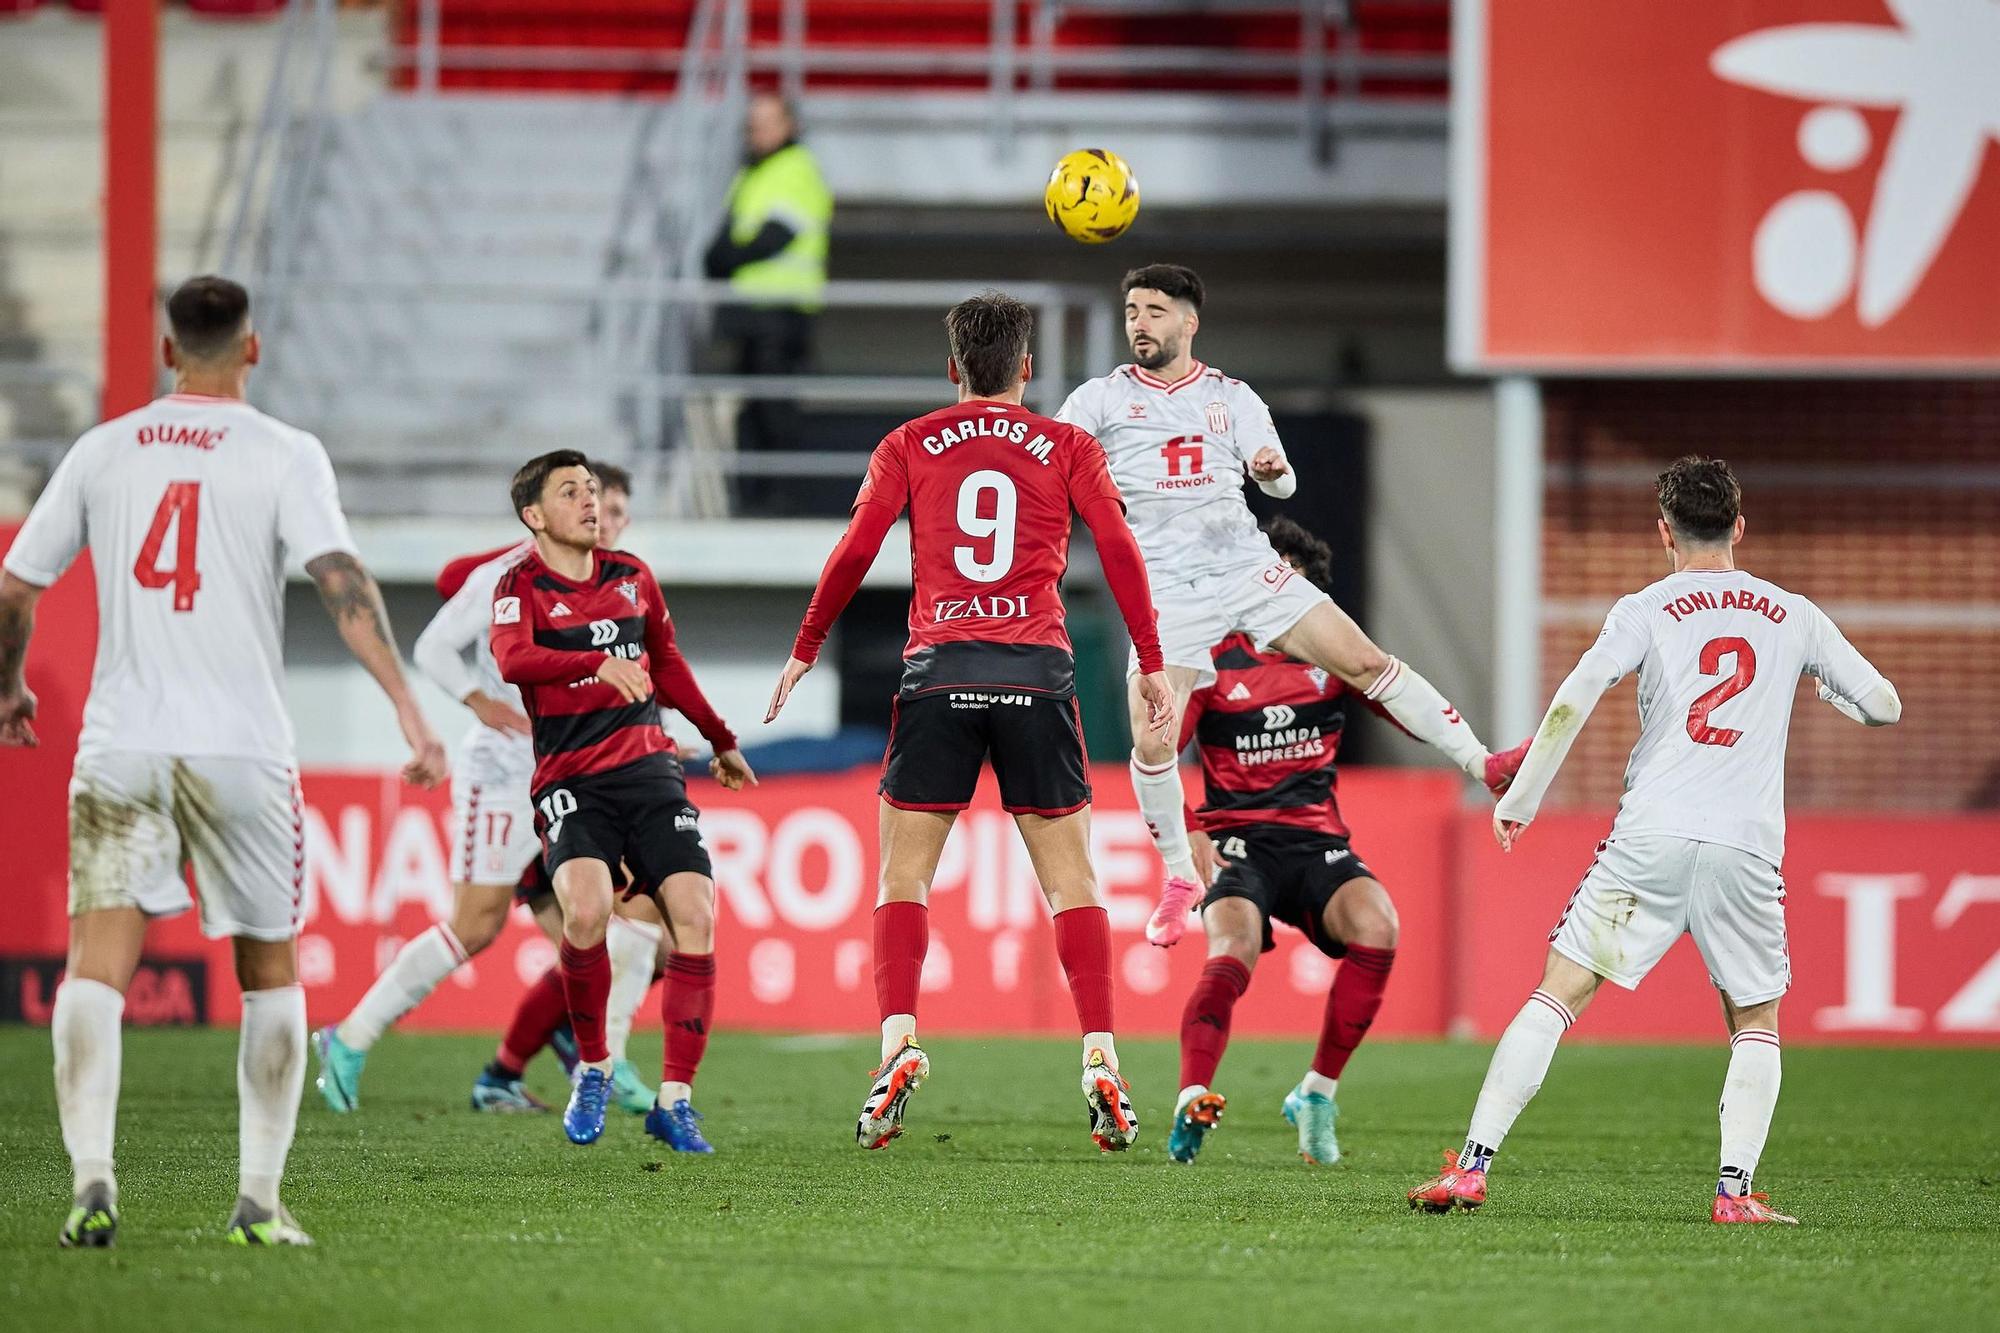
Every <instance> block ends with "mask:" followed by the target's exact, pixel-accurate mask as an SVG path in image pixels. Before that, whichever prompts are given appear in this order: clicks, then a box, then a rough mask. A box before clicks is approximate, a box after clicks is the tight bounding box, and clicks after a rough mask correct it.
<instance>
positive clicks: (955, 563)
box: [792, 399, 1161, 684]
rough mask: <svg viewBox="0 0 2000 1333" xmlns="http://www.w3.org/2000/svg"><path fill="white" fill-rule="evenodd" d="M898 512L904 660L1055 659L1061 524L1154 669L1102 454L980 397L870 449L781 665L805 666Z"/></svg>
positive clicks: (1157, 664) (1144, 664)
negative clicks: (903, 522)
mask: <svg viewBox="0 0 2000 1333" xmlns="http://www.w3.org/2000/svg"><path fill="white" fill-rule="evenodd" d="M905 511H908V513H909V515H910V570H911V576H912V582H913V584H914V588H913V591H912V595H911V598H910V639H909V643H908V645H907V646H906V647H905V649H904V657H905V658H906V659H916V658H918V657H920V656H921V655H924V654H926V653H927V652H929V651H931V650H935V649H937V648H938V647H939V646H941V645H945V644H952V643H984V644H1006V645H1020V646H1029V647H1047V648H1053V649H1057V650H1060V652H1061V653H1062V654H1064V655H1065V656H1067V654H1069V652H1070V642H1069V634H1068V632H1067V630H1065V628H1064V626H1063V617H1064V608H1063V603H1062V594H1061V581H1062V577H1063V574H1064V573H1065V571H1066V570H1067V568H1068V564H1069V535H1070V516H1071V514H1072V513H1075V514H1077V515H1080V516H1081V517H1082V519H1083V521H1084V523H1085V525H1086V526H1088V527H1089V528H1090V531H1091V535H1092V537H1093V538H1094V539H1095V540H1096V543H1097V551H1098V557H1099V559H1100V560H1101V562H1102V563H1103V566H1104V576H1105V580H1106V582H1107V583H1108V584H1109V585H1110V588H1111V595H1112V597H1113V598H1114V599H1115V600H1116V602H1117V604H1118V610H1119V612H1120V614H1121V615H1122V616H1123V617H1124V619H1125V626H1126V629H1127V631H1128V632H1129V633H1130V634H1131V636H1132V642H1133V644H1134V646H1135V647H1136V648H1137V649H1138V654H1139V665H1140V669H1141V670H1144V671H1149V672H1150V671H1158V670H1160V669H1161V659H1160V640H1159V631H1158V628H1157V626H1156V624H1155V621H1154V614H1153V604H1152V590H1151V587H1150V585H1149V584H1148V582H1147V578H1146V566H1145V561H1144V559H1143V558H1142V557H1141V556H1140V554H1139V546H1138V543H1137V542H1136V541H1134V540H1133V538H1132V531H1131V529H1130V528H1129V527H1128V526H1126V523H1125V505H1124V502H1123V501H1122V500H1121V499H1120V498H1119V495H1118V487H1117V485H1116V484H1115V483H1114V482H1113V481H1112V480H1111V473H1110V469H1109V468H1108V467H1107V466H1106V464H1105V461H1104V449H1103V446H1101V445H1100V444H1098V442H1097V441H1096V439H1094V438H1093V437H1092V436H1090V435H1089V434H1087V433H1086V432H1084V431H1081V430H1079V429H1077V428H1076V427H1074V426H1068V425H1064V424H1063V423H1061V422H1058V421H1054V420H1051V419H1050V418H1048V417H1044V416H1041V415H1039V414H1037V413H1034V412H1031V411H1029V410H1028V409H1027V408H1025V407H1022V406H1020V405H1018V404H1014V403H998V402H992V401H989V400H985V399H972V400H969V401H967V402H963V403H957V404H954V405H953V406H951V407H947V408H943V409H940V410H939V411H936V412H932V413H930V414H929V415H928V416H923V417H918V418H917V419H916V420H914V421H910V422H907V423H905V424H904V425H902V426H899V427H897V428H896V429H895V430H893V431H891V432H890V433H889V434H888V435H887V436H885V437H884V438H883V440H882V442H881V444H879V445H877V446H876V449H875V453H874V456H873V457H872V458H871V459H870V460H869V464H868V476H867V479H866V480H864V481H863V482H862V484H861V491H860V494H859V495H857V496H856V497H855V502H854V513H853V517H852V519H851V520H850V521H849V523H848V527H847V531H846V532H845V533H844V534H843V535H842V537H841V539H840V543H839V544H838V545H837V546H835V547H834V550H833V554H832V555H831V556H829V557H828V558H827V562H826V566H825V568H824V569H823V570H822V571H821V572H820V578H819V586H818V587H817V588H815V589H814V591H813V597H812V601H811V603H810V605H808V607H807V608H806V615H805V621H804V623H803V624H802V625H801V626H800V628H799V634H798V638H797V640H796V641H795V642H794V644H793V647H792V654H793V656H795V657H797V658H798V659H799V660H800V661H803V662H812V661H815V660H817V658H818V656H819V650H820V647H821V646H822V645H823V644H824V643H825V642H826V636H827V632H828V631H829V630H831V629H832V628H833V622H834V621H835V620H836V619H837V618H838V617H839V615H840V613H841V611H842V610H843V609H845V607H846V606H847V603H848V601H849V599H850V598H852V597H853V595H854V591H855V589H857V588H859V587H860V586H861V580H862V577H863V576H864V575H865V574H866V573H867V572H868V567H869V565H870V564H872V563H873V562H874V559H875V554H876V552H877V551H879V550H880V549H881V547H882V539H883V538H884V537H885V536H886V535H887V534H888V531H889V528H890V526H891V525H892V524H894V523H895V521H896V519H897V518H898V517H899V516H901V515H902V514H903V513H904V512H905ZM981 683H989V684H991V683H1001V682H995V681H986V682H981ZM1023 683H1027V682H1023Z"/></svg>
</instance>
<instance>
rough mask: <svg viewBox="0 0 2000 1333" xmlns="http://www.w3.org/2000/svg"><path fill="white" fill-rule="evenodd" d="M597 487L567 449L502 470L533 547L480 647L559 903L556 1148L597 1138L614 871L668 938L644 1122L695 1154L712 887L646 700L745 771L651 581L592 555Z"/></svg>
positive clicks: (709, 1008) (640, 567)
mask: <svg viewBox="0 0 2000 1333" xmlns="http://www.w3.org/2000/svg"><path fill="white" fill-rule="evenodd" d="M597 489H598V486H597V478H596V477H595V476H594V475H592V473H591V470H590V466H589V463H588V460H586V459H585V458H584V456H583V455H582V454H580V453H578V452H576V451H575V450H573V449H559V450H556V451H555V452H553V453H547V454H543V455H542V456H540V457H539V458H534V459H531V460H529V461H528V462H527V463H526V464H525V465H523V466H522V468H521V470H520V471H519V472H516V473H515V474H514V481H513V486H512V488H511V494H512V498H513V502H514V512H515V513H517V514H518V515H520V518H521V522H522V523H524V524H526V525H527V528H528V531H529V532H531V533H532V534H533V535H534V540H535V550H534V551H533V552H532V553H530V554H527V555H524V556H523V557H522V558H521V559H520V560H519V561H517V562H516V563H515V564H514V565H513V567H512V568H510V569H508V570H507V571H506V572H505V573H504V574H502V575H501V577H500V581H499V583H498V585H497V586H496V587H495V588H494V592H493V603H492V631H491V633H492V644H493V657H494V660H495V662H497V663H498V664H499V668H500V677H501V679H502V680H505V681H508V682H511V683H512V684H515V685H518V686H520V687H521V701H522V704H523V705H524V706H525V707H526V709H527V713H528V717H529V719H530V720H531V723H532V726H533V731H534V746H535V771H534V776H533V779H532V785H531V788H530V790H531V791H532V793H533V797H534V805H535V825H536V831H537V832H538V833H539V834H540V835H541V838H542V848H543V851H542V859H543V863H544V864H545V865H546V866H547V867H548V871H549V875H550V877H551V879H552V880H553V882H554V886H555V894H556V900H557V901H558V902H559V903H560V904H561V905H562V915H563V929H562V944H561V952H560V957H561V960H562V961H561V967H562V984H563V994H564V996H565V998H566V999H567V1001H568V1005H569V1020H570V1027H571V1029H572V1031H574V1033H575V1034H576V1047H577V1057H578V1061H579V1064H578V1069H577V1078H576V1086H575V1088H574V1089H573V1090H572V1092H571V1094H570V1099H569V1107H568V1109H567V1110H566V1111H565V1112H564V1114H563V1132H564V1133H565V1134H567V1135H568V1136H569V1138H570V1141H571V1142H572V1143H595V1142H596V1141H597V1139H598V1137H599V1136H600V1135H602V1134H603V1133H604V1114H605V1108H606V1105H607V1103H608V1102H609V1100H610V1096H611V1086H612V1085H611V1052H610V1047H609V1045H608V1044H607V1042H606V1032H605V1024H606V1011H607V1006H608V1004H609V1001H610V997H611V958H610V954H609V953H608V952H607V950H606V948H605V935H606V932H607V930H608V929H609V926H610V919H611V907H612V898H613V895H614V893H615V892H616V890H615V889H614V887H613V879H614V876H616V875H617V874H618V872H619V868H620V866H621V865H622V866H623V867H624V868H625V870H626V871H628V872H629V874H630V882H629V883H628V884H627V886H626V888H625V892H626V893H627V894H646V895H648V896H650V897H652V898H653V899H654V901H655V902H657V903H658V904H659V908H660V912H661V915H662V916H664V917H665V918H666V920H667V921H668V922H669V923H671V926H672V929H673V935H674V943H675V952H674V953H673V955H672V956H671V957H670V958H669V959H668V963H667V984H666V988H665V991H664V993H663V994H662V996H661V1000H660V1012H661V1017H662V1019H663V1020H664V1023H665V1027H666V1052H665V1059H664V1064H663V1067H662V1072H661V1083H660V1093H659V1100H658V1101H656V1102H655V1103H654V1104H653V1107H652V1109H651V1110H650V1111H648V1112H647V1113H646V1132H647V1133H649V1134H651V1135H652V1136H653V1137H654V1138H657V1139H659V1140H661V1141H662V1142H664V1143H666V1144H667V1145H668V1146H669V1147H671V1148H673V1149H674V1150H675V1151H676V1152H710V1151H712V1149H711V1148H710V1147H709V1144H708V1141H707V1139H706V1138H704V1137H703V1135H702V1132H701V1127H700V1120H701V1117H700V1116H699V1114H697V1113H696V1111H695V1110H694V1107H693V1104H692V1099H693V1083H694V1076H695V1070H696V1068H697V1067H698V1066H699V1065H700V1063H701V1057H702V1053H703V1052H704V1051H706V1050H707V1048H708V1025H709V1020H710V1017H711V1016H712V1014H713V1013H714V1009H715V952H714V950H715V882H714V880H712V879H711V878H710V876H709V859H708V849H707V848H706V847H704V846H702V842H701V829H700V825H699V816H700V812H699V811H698V810H696V809H695V807H694V806H693V805H691V804H690V803H689V802H688V798H687V785H686V782H685V779H684V778H683V776H682V772H681V764H680V760H679V758H678V757H677V756H676V755H675V752H674V745H673V742H672V741H671V740H669V739H668V738H667V736H666V734H665V732H663V731H662V730H661V728H660V705H661V704H662V703H665V704H667V705H669V706H670V707H673V708H676V709H678V710H680V712H681V714H682V715H683V716H685V717H686V718H687V719H688V721H690V722H692V723H694V725H695V726H696V727H697V728H698V729H699V730H700V732H701V734H702V736H703V738H705V739H706V740H707V741H708V743H709V744H710V745H712V746H713V747H714V748H715V758H714V759H713V760H712V761H711V763H710V765H709V768H710V771H711V772H713V773H714V775H715V777H716V779H717V780H718V781H720V782H721V783H722V784H723V786H725V787H727V788H729V789H730V790H732V791H734V790H737V789H739V788H741V787H742V786H743V785H744V784H745V783H749V782H755V781H756V778H755V776H754V775H753V774H752V773H751V771H750V765H749V764H748V763H746V762H745V761H744V758H743V755H742V752H741V751H739V750H738V749H737V748H736V737H735V736H734V734H732V733H731V732H730V730H729V728H728V726H727V725H725V724H724V722H723V720H722V719H721V718H720V717H719V716H717V715H716V712H715V710H714V709H713V708H711V707H710V706H709V703H708V700H707V699H706V698H704V697H703V695H702V692H701V687H700V686H699V685H697V684H696V683H695V679H694V673H693V672H692V671H690V670H689V669H688V665H687V661H686V660H685V659H684V658H683V657H682V656H681V653H680V649H679V648H678V647H676V646H675V644H674V631H673V627H672V625H671V623H670V622H669V621H668V619H667V607H666V602H665V600H664V598H663V597H662V595H661V592H660V585H659V581H658V580H657V579H655V578H654V577H653V573H652V571H651V570H649V569H648V568H646V565H645V563H644V562H643V561H641V560H640V559H639V558H638V557H637V556H633V555H629V554H627V553H625V552H623V551H608V550H601V549H599V545H598V494H597Z"/></svg>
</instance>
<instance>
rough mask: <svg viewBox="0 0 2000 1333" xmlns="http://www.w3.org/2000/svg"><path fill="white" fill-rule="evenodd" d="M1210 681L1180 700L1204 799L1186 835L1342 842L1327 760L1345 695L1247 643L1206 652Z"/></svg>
mask: <svg viewBox="0 0 2000 1333" xmlns="http://www.w3.org/2000/svg"><path fill="white" fill-rule="evenodd" d="M1214 659H1215V681H1214V683H1213V684H1210V685H1204V686H1202V687H1201V688H1200V689H1198V690H1196V691H1195V692H1194V693H1193V694H1192V695H1190V696H1188V706H1187V712H1186V713H1185V714H1184V715H1183V716H1182V719H1181V744H1182V745H1183V746H1185V745H1186V744H1187V743H1188V742H1189V741H1190V740H1192V741H1193V742H1194V743H1195V749H1196V752H1197V754H1199V756H1200V758H1201V776H1202V784H1203V787H1204V797H1203V801H1202V805H1201V809H1200V810H1199V811H1197V812H1195V813H1194V815H1193V816H1192V817H1191V818H1190V820H1189V824H1190V826H1191V827H1195V828H1201V829H1205V830H1208V831H1211V832H1213V831H1217V830H1221V829H1227V828H1242V827H1247V826H1252V825H1270V824H1277V825H1282V826H1283V827H1286V828H1297V829H1307V830H1310V831H1312V832H1315V833H1327V834H1331V835H1333V836H1334V837H1337V838H1345V837H1347V836H1348V829H1347V824H1346V821H1344V820H1342V819H1341V817H1340V805H1339V802H1338V801H1337V800H1336V799H1335V787H1336V784H1337V783H1338V780H1339V779H1338V775H1337V774H1336V772H1335V768H1334V756H1335V755H1336V754H1337V753H1339V750H1340V737H1341V733H1342V731H1343V730H1344V729H1345V727H1346V725H1347V704H1346V694H1347V687H1346V686H1345V685H1344V684H1343V683H1342V682H1341V681H1340V680H1339V679H1338V678H1336V677H1333V676H1329V675H1328V674H1327V673H1326V672H1325V671H1322V670H1321V669H1320V668H1318V667H1316V666H1312V665H1310V664H1308V663H1305V662H1301V661H1299V660H1298V659H1297V658H1294V657H1287V656H1285V655H1284V654H1283V653H1279V652H1259V651H1258V650H1257V646H1256V645H1255V644H1254V643H1252V642H1251V640H1250V636H1249V635H1247V634H1231V635H1230V636H1229V637H1228V638H1226V639H1224V640H1223V641H1222V642H1221V643H1219V644H1217V645H1216V646H1215V652H1214Z"/></svg>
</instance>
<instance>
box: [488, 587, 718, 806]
mask: <svg viewBox="0 0 2000 1333" xmlns="http://www.w3.org/2000/svg"><path fill="white" fill-rule="evenodd" d="M491 638H492V644H493V660H494V661H495V662H497V663H498V664H499V667H500V674H501V676H502V677H503V678H505V679H506V680H509V681H511V682H513V683H514V684H516V685H518V686H520V687H521V702H522V703H523V705H525V707H526V708H527V712H528V717H529V719H530V720H531V721H532V722H533V724H534V742H535V776H534V779H533V782H532V784H531V785H532V787H533V789H534V790H536V791H540V790H541V789H542V788H543V787H545V786H547V785H549V784H550V783H553V782H559V781H562V780H564V779H566V778H573V777H577V776H580V775H582V774H586V773H602V772H606V771H608V770H610V769H614V768H622V767H624V766H625V765H627V764H630V763H635V762H637V761H638V760H641V759H644V758H645V757H646V756H648V755H652V754H662V753H670V752H671V751H672V750H673V748H674V743H673V741H672V740H671V739H670V738H668V737H667V735H666V734H665V733H664V732H662V731H661V729H660V705H661V704H662V703H665V704H666V705H667V706H669V707H671V708H675V709H678V710H679V711H680V712H681V714H682V715H683V716H685V717H686V718H687V720H688V721H690V722H692V723H694V725H695V727H696V728H697V729H698V730H699V731H700V732H701V734H702V737H703V738H704V739H706V740H707V741H708V743H709V744H710V745H712V746H714V747H715V748H716V749H717V750H733V749H735V748H736V736H735V733H733V732H732V731H730V730H729V727H728V724H726V723H725V722H724V721H723V720H722V718H721V717H720V715H718V714H717V713H716V711H715V709H714V708H713V707H712V706H710V704H709V702H708V699H707V697H706V696H705V695H703V694H702V691H701V686H700V685H699V684H698V683H697V682H696V681H695V678H694V672H693V670H692V669H690V668H689V666H688V664H687V659H686V658H684V657H682V656H681V652H680V648H679V647H678V646H677V645H676V644H675V642H674V629H673V623H672V621H671V620H669V618H668V616H667V604H666V599H665V598H664V597H663V596H662V595H661V593H660V584H659V581H658V580H657V579H655V578H654V577H653V572H652V570H650V569H648V568H647V567H646V565H645V562H643V561H641V560H640V559H639V558H638V557H637V556H634V555H627V554H626V553H625V552H623V551H599V552H597V553H596V559H595V561H594V562H593V568H592V571H591V577H590V578H589V579H588V580H585V581H583V582H578V581H575V580H572V579H567V578H564V577H563V576H562V575H560V574H558V573H556V572H555V571H554V570H552V569H550V568H549V567H548V565H547V564H545V563H544V562H543V561H542V559H541V557H540V556H539V555H534V554H531V555H529V556H527V557H526V558H524V559H523V560H522V561H521V563H519V564H518V565H515V566H514V567H513V568H512V569H510V570H508V571H507V573H506V574H504V575H502V576H501V579H500V584H499V586H498V587H497V588H495V589H494V593H493V626H492V630H491ZM607 656H612V657H623V658H627V659H629V660H632V661H636V662H637V663H638V664H639V666H640V668H641V669H642V670H644V671H645V672H646V673H647V675H648V676H650V677H651V678H652V682H653V691H654V692H653V694H652V695H650V696H649V697H647V698H645V699H642V700H640V701H639V702H638V703H629V702H627V701H626V699H625V698H624V696H622V695H621V694H619V692H618V691H617V690H616V689H615V688H614V687H612V686H610V685H606V684H604V683H603V682H601V681H599V680H598V679H597V672H598V669H599V667H601V666H602V665H603V662H604V659H605V658H606V657H607Z"/></svg>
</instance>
